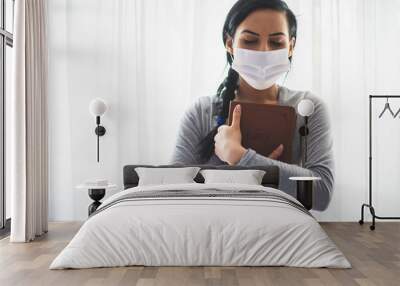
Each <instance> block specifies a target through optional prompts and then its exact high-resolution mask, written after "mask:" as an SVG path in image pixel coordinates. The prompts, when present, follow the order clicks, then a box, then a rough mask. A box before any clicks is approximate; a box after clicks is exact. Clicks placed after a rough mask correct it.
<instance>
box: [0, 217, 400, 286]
mask: <svg viewBox="0 0 400 286" xmlns="http://www.w3.org/2000/svg"><path fill="white" fill-rule="evenodd" d="M80 225H81V224H80V223H51V224H50V230H49V233H48V234H47V235H45V236H44V237H42V238H40V239H38V240H36V241H34V242H32V243H18V244H16V243H12V244H10V243H9V239H8V238H5V239H3V240H1V241H0V285H1V286H8V285H12V286H17V285H30V286H31V285H32V286H33V285H57V286H58V285H68V286H75V285H140V286H145V285H167V286H178V285H228V286H231V285H256V286H260V285H290V286H292V285H346V286H348V285H384V286H390V285H400V222H383V221H379V222H378V224H377V228H376V230H375V231H370V230H369V227H368V226H369V224H368V223H367V224H364V225H363V226H360V225H359V224H358V223H321V225H322V227H323V228H324V229H325V231H326V232H327V233H328V235H329V236H330V237H331V238H332V240H333V241H335V243H336V244H337V246H338V247H339V248H340V249H341V250H342V251H343V253H344V254H345V256H346V257H347V258H348V259H349V261H350V263H351V264H352V266H353V268H352V269H348V270H344V269H326V268H322V269H316V268H296V267H120V268H100V269H86V270H48V267H49V265H50V263H51V261H52V260H53V259H54V258H55V256H56V255H57V254H58V253H59V252H60V251H61V250H62V249H63V248H64V247H65V246H66V244H67V242H68V241H69V240H70V239H71V238H72V237H73V235H74V234H75V233H76V231H77V230H78V229H79V227H80Z"/></svg>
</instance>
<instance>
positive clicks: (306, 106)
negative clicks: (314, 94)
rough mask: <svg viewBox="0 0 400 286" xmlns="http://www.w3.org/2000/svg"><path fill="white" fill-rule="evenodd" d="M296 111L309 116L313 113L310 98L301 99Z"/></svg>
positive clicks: (312, 104)
mask: <svg viewBox="0 0 400 286" xmlns="http://www.w3.org/2000/svg"><path fill="white" fill-rule="evenodd" d="M297 113H298V114H300V115H301V116H304V117H305V116H310V115H311V114H313V113H314V103H313V102H312V101H311V100H310V99H302V100H301V101H300V102H299V104H298V105H297Z"/></svg>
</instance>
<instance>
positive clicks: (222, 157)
mask: <svg viewBox="0 0 400 286" xmlns="http://www.w3.org/2000/svg"><path fill="white" fill-rule="evenodd" d="M296 36H297V21H296V17H295V16H294V14H293V12H292V11H291V10H290V9H289V8H288V6H287V5H286V3H285V2H283V1H281V0H239V1H238V2H236V4H235V5H234V6H233V7H232V9H231V10H230V12H229V13H228V16H227V18H226V21H225V24H224V28H223V41H224V45H225V47H226V50H227V61H228V63H229V65H230V69H229V71H228V76H227V77H226V79H225V80H224V82H223V83H222V84H221V85H220V87H219V88H218V91H217V94H216V95H215V96H213V97H209V96H203V97H200V98H198V100H197V101H195V102H194V104H192V106H191V107H190V108H189V109H188V110H187V111H186V112H185V114H184V117H183V118H182V120H181V126H180V130H179V133H178V137H177V141H176V148H175V150H174V153H173V157H172V160H171V163H172V164H179V163H180V164H210V165H222V164H229V165H240V166H254V165H267V166H268V165H275V166H278V167H279V169H280V183H279V189H280V190H282V191H284V192H286V193H289V194H291V195H293V196H295V195H296V182H294V181H291V180H289V177H291V176H307V177H308V176H317V177H321V180H319V181H315V182H314V184H315V185H314V186H315V189H314V206H313V209H314V210H319V211H322V210H325V209H326V208H327V207H328V204H329V202H330V199H331V194H332V191H333V186H334V161H333V151H332V145H333V141H332V137H331V131H330V122H329V115H328V112H327V108H326V105H325V103H324V102H323V101H322V100H321V99H320V98H318V97H316V96H314V95H313V94H311V93H310V92H308V91H294V90H290V89H288V88H285V87H283V86H279V85H277V84H276V80H277V78H279V76H281V75H282V74H284V73H285V72H287V71H288V70H289V64H288V63H291V61H292V55H293V49H294V46H295V43H296ZM271 59H272V60H273V61H274V62H275V64H277V63H278V65H277V66H276V67H275V68H274V74H267V75H265V74H264V75H262V74H259V73H258V72H256V71H255V70H250V71H249V70H248V67H247V68H246V67H245V66H244V65H243V63H245V64H246V61H248V64H253V65H260V67H261V68H265V67H271V66H272V65H271V62H268V61H271ZM263 60H264V61H266V62H264V63H262V61H263ZM260 61H261V62H260ZM305 97H306V98H308V99H310V100H312V101H313V103H314V105H315V111H314V113H313V114H312V115H311V116H310V118H309V125H308V126H309V131H310V133H309V136H308V139H307V140H308V153H307V157H308V159H307V162H306V163H305V164H304V167H300V166H299V164H300V162H301V150H300V139H299V134H298V132H295V136H294V139H293V150H292V156H293V160H294V161H293V162H297V164H288V163H284V162H281V161H279V160H278V159H279V156H280V155H281V154H282V151H283V148H284V146H283V145H280V146H278V147H277V149H276V150H274V151H273V152H272V153H271V154H270V156H268V157H265V156H263V155H261V154H258V153H257V152H256V151H255V150H253V149H251V148H247V149H246V148H244V147H243V146H242V144H241V132H240V128H238V126H239V125H238V122H240V112H241V111H240V105H238V106H237V108H235V110H234V116H233V122H232V124H231V126H228V125H227V120H228V119H227V118H228V113H229V103H230V101H231V100H234V101H241V102H256V103H265V104H278V105H287V106H293V107H295V108H296V107H297V104H298V103H299V101H300V100H302V99H303V98H305ZM303 125H304V118H303V117H301V116H299V115H297V127H296V130H299V128H300V127H301V126H303Z"/></svg>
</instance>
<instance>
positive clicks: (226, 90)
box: [197, 0, 297, 163]
mask: <svg viewBox="0 0 400 286" xmlns="http://www.w3.org/2000/svg"><path fill="white" fill-rule="evenodd" d="M260 9H271V10H275V11H279V12H283V13H285V15H286V20H287V22H288V26H289V39H292V38H294V41H295V42H296V37H297V20H296V16H295V15H294V14H293V12H292V11H291V10H290V9H289V7H288V6H287V4H286V3H285V2H284V1H282V0H238V1H237V2H236V3H235V5H233V7H232V8H231V10H230V11H229V13H228V15H227V17H226V19H225V23H224V28H223V31H222V39H223V42H224V45H225V43H226V40H227V39H228V36H230V37H232V38H233V36H234V35H235V32H236V29H237V27H238V26H239V25H240V24H241V23H242V22H243V21H244V20H245V19H246V18H247V16H248V15H249V14H251V13H252V12H254V11H256V10H260ZM226 58H227V62H228V63H229V71H228V75H227V77H226V78H225V80H224V81H223V82H222V83H221V84H220V86H219V87H218V90H217V96H218V97H220V98H221V99H222V107H221V108H220V110H219V114H218V125H217V126H216V127H215V128H213V129H212V130H211V131H210V132H209V133H208V134H207V136H206V137H204V138H203V139H202V140H201V141H200V142H199V144H198V146H197V147H198V151H199V157H200V158H201V160H203V161H204V162H202V163H205V162H207V161H208V160H209V159H210V157H211V156H212V155H213V153H214V137H215V135H216V134H217V133H218V127H219V125H220V124H223V123H225V121H226V118H227V117H228V115H229V103H230V101H231V100H233V99H235V90H236V89H237V88H238V79H239V74H238V73H237V72H236V71H235V70H233V69H232V68H231V65H232V58H231V55H230V54H229V53H228V52H227V53H226ZM289 59H290V61H291V60H292V59H291V57H290V58H289Z"/></svg>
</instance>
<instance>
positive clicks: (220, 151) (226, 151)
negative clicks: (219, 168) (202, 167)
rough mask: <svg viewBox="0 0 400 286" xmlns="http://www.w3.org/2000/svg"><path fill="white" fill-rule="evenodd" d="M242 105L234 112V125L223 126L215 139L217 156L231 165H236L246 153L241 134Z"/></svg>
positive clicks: (219, 128)
mask: <svg viewBox="0 0 400 286" xmlns="http://www.w3.org/2000/svg"><path fill="white" fill-rule="evenodd" d="M240 115H241V106H240V104H238V105H236V106H235V109H234V110H233V118H232V124H231V126H229V125H221V126H220V127H218V133H217V134H216V135H215V137H214V141H215V154H216V155H217V156H218V157H219V158H220V159H221V160H222V161H224V162H227V163H228V164H229V165H235V164H236V163H237V162H239V161H240V158H242V156H243V154H244V153H245V152H246V150H247V149H245V148H244V147H243V146H242V133H241V132H240Z"/></svg>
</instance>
